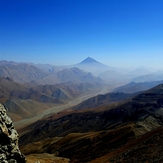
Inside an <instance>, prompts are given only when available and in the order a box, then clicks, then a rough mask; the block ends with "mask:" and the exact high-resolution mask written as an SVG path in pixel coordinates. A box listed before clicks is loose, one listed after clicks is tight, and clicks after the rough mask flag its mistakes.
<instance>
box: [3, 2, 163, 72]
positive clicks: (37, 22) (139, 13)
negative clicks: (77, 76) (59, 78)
mask: <svg viewBox="0 0 163 163" xmlns="http://www.w3.org/2000/svg"><path fill="white" fill-rule="evenodd" d="M162 6H163V1H161V0H158V1H154V0H148V1H147V0H115V1H110V0H102V1H98V0H78V1H75V0H70V1H66V0H55V1H53V0H49V1H46V2H45V1H43V0H39V1H37V0H36V1H32V0H24V1H17V0H16V1H11V0H8V1H4V0H3V1H1V2H0V15H1V17H0V21H1V26H0V29H1V30H0V36H1V37H0V60H8V61H16V62H33V63H45V64H47V63H49V64H53V65H72V64H76V63H79V62H81V61H82V60H84V59H85V58H87V57H92V58H94V59H95V60H97V61H99V62H101V63H103V64H106V65H108V66H111V67H140V66H141V67H142V66H145V67H150V68H156V69H162V68H163V65H162V60H163V55H162V53H163V46H162V42H163V20H162V16H163V10H162Z"/></svg>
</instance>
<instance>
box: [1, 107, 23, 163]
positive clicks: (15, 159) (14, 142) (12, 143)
mask: <svg viewBox="0 0 163 163" xmlns="http://www.w3.org/2000/svg"><path fill="white" fill-rule="evenodd" d="M0 162H1V163H25V162H26V160H25V157H24V155H23V154H22V153H21V152H20V150H19V147H18V133H17V131H16V130H15V128H14V125H13V123H12V120H11V119H10V118H9V117H8V116H7V114H6V110H5V108H4V106H3V105H2V104H0Z"/></svg>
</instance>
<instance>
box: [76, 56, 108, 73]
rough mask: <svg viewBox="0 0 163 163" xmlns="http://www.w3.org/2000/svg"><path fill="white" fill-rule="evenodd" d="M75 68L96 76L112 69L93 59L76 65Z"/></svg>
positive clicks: (89, 58) (87, 59)
mask: <svg viewBox="0 0 163 163" xmlns="http://www.w3.org/2000/svg"><path fill="white" fill-rule="evenodd" d="M75 67H77V68H79V69H82V70H83V71H87V72H91V73H93V74H95V75H98V74H99V73H101V72H103V71H106V70H108V69H110V68H109V66H107V65H104V64H102V63H100V62H98V61H96V60H95V59H93V58H91V57H88V58H86V59H84V60H83V61H82V62H80V63H78V64H77V65H75Z"/></svg>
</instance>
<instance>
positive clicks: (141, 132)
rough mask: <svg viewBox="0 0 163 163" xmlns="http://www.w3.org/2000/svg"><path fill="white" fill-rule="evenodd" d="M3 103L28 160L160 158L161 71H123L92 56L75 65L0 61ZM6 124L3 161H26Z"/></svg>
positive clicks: (92, 162)
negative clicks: (13, 142) (14, 143)
mask: <svg viewBox="0 0 163 163" xmlns="http://www.w3.org/2000/svg"><path fill="white" fill-rule="evenodd" d="M141 70H142V71H141ZM139 81H141V82H139ZM0 103H2V104H3V105H4V108H5V109H6V112H7V114H8V115H9V116H10V117H11V118H12V120H13V123H14V125H15V127H16V129H17V131H18V133H19V135H20V140H19V145H20V151H21V152H22V153H23V154H24V155H25V157H26V161H27V163H30V162H48V163H52V162H60V163H68V162H71V163H86V162H89V163H107V162H112V163H116V162H133V163H139V162H151V163H152V162H163V157H162V156H163V141H162V140H163V137H162V135H163V111H162V107H163V78H162V74H161V71H157V72H151V71H149V70H147V69H144V68H143V69H142V68H137V69H135V70H126V71H125V70H124V69H123V70H122V71H121V70H120V69H118V68H113V67H110V66H107V65H104V64H102V63H100V62H98V61H96V60H94V59H93V58H90V57H88V58H86V59H85V60H83V61H82V62H80V63H78V64H75V65H72V66H55V65H50V64H33V63H22V62H21V63H18V62H13V61H10V62H9V61H0ZM1 108H3V107H1ZM2 113H3V114H2ZM1 114H2V115H1V116H2V118H1V119H2V121H3V120H4V121H7V120H6V119H7V118H6V119H5V118H4V117H6V114H5V112H4V111H1ZM6 123H8V122H5V124H6ZM11 123H12V122H10V124H11ZM7 127H10V126H9V125H7V124H6V127H5V130H4V126H3V125H1V130H2V131H3V132H1V136H2V137H5V138H6V145H5V144H4V142H3V141H1V149H0V150H1V152H2V153H1V154H0V159H4V160H10V162H11V161H13V160H19V159H20V160H21V159H22V160H23V161H24V160H25V157H24V155H22V154H21V152H20V151H19V149H18V146H16V147H15V146H12V148H14V149H16V152H17V154H13V153H12V151H11V150H10V149H11V144H12V141H13V139H12V140H11V139H10V138H8V136H9V137H11V136H10V135H11V133H10V132H8V133H7V132H6V131H7V130H8V131H10V130H11V129H10V128H8V129H7ZM14 132H16V131H14ZM16 136H17V135H16ZM15 140H16V141H17V137H15ZM10 141H11V142H10ZM10 143H11V144H10ZM16 144H17V143H16ZM4 146H5V147H4ZM5 150H6V151H5ZM5 153H7V154H5ZM2 156H3V157H2ZM16 157H17V158H16ZM17 162H19V161H17Z"/></svg>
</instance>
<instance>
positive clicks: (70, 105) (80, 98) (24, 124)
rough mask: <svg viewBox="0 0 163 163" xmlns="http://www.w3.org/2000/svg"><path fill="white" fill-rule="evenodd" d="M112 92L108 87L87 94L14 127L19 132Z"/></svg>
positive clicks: (18, 122)
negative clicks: (88, 100)
mask: <svg viewBox="0 0 163 163" xmlns="http://www.w3.org/2000/svg"><path fill="white" fill-rule="evenodd" d="M110 91H111V90H109V89H108V88H107V87H104V88H103V89H102V90H100V91H99V92H95V93H92V94H87V95H82V96H80V97H78V98H75V99H73V100H72V101H70V102H68V103H67V104H63V105H57V106H54V107H51V108H49V109H46V110H45V111H43V112H42V113H40V114H38V115H36V116H34V117H31V118H28V119H23V120H20V121H17V122H14V126H15V128H16V129H17V130H19V129H21V128H24V127H25V126H27V125H30V124H32V123H34V122H36V121H38V120H39V119H41V118H43V117H45V116H50V115H51V114H54V113H58V112H61V111H63V110H66V109H68V108H70V107H72V106H75V105H77V104H79V103H81V102H82V101H84V100H87V99H89V98H91V97H93V96H96V95H98V94H105V93H108V92H110Z"/></svg>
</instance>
